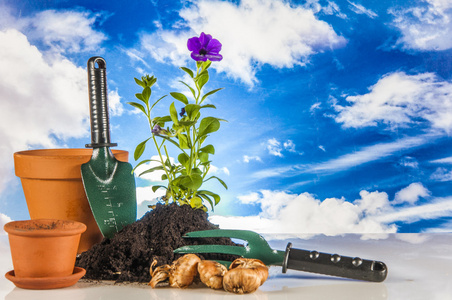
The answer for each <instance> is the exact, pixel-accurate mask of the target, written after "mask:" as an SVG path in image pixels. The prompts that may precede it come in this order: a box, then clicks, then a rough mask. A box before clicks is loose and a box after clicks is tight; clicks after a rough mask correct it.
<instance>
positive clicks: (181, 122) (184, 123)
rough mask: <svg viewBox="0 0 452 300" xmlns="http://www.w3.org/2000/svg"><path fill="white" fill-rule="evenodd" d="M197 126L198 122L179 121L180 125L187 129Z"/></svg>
mask: <svg viewBox="0 0 452 300" xmlns="http://www.w3.org/2000/svg"><path fill="white" fill-rule="evenodd" d="M195 124H196V121H179V125H181V126H186V127H189V126H192V125H195Z"/></svg>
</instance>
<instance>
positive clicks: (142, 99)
mask: <svg viewBox="0 0 452 300" xmlns="http://www.w3.org/2000/svg"><path fill="white" fill-rule="evenodd" d="M135 97H136V98H137V99H138V100H141V101H143V102H144V98H143V95H141V94H140V93H137V94H135Z"/></svg>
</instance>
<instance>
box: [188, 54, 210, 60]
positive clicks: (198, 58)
mask: <svg viewBox="0 0 452 300" xmlns="http://www.w3.org/2000/svg"><path fill="white" fill-rule="evenodd" d="M190 56H191V58H193V59H194V60H196V61H206V60H207V57H206V56H205V55H201V54H199V53H196V52H192V53H191V55H190Z"/></svg>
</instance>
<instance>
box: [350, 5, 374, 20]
mask: <svg viewBox="0 0 452 300" xmlns="http://www.w3.org/2000/svg"><path fill="white" fill-rule="evenodd" d="M348 3H349V4H350V6H349V7H350V9H351V10H352V11H353V12H354V13H356V14H358V15H366V16H368V17H369V18H371V19H375V18H376V17H378V15H377V14H376V13H375V12H374V11H372V10H371V9H368V8H365V7H364V6H362V5H361V4H357V3H353V2H351V1H348Z"/></svg>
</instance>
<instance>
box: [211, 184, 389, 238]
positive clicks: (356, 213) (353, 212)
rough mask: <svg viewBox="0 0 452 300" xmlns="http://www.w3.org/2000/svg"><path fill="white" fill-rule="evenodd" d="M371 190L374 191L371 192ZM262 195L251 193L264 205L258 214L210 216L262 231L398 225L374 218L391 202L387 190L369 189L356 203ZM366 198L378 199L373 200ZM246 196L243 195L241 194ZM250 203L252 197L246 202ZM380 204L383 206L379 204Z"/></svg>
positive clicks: (330, 231) (368, 229)
mask: <svg viewBox="0 0 452 300" xmlns="http://www.w3.org/2000/svg"><path fill="white" fill-rule="evenodd" d="M369 194H372V195H371V196H369ZM258 196H259V198H258V199H256V195H255V194H250V198H252V200H253V203H259V204H260V205H261V209H262V212H261V213H259V215H257V216H247V217H225V216H211V217H210V220H211V221H212V222H213V223H215V224H219V225H220V227H221V228H231V229H248V230H253V231H257V232H259V233H264V234H265V233H267V234H268V233H286V234H301V235H303V234H326V235H337V234H343V233H392V232H396V227H395V226H394V225H387V224H384V223H381V222H376V221H375V220H374V215H375V214H376V212H381V211H383V210H385V209H386V208H387V206H388V205H389V203H388V201H387V195H386V194H385V193H378V192H374V193H368V195H364V194H363V196H364V198H363V199H360V200H357V201H355V202H354V203H350V202H347V201H345V200H344V199H338V198H328V199H325V200H323V201H321V200H318V199H316V198H315V197H314V195H312V194H309V193H303V194H300V195H294V194H288V193H286V192H281V191H268V190H263V191H260V195H258ZM366 198H371V199H372V200H377V199H378V198H381V199H382V200H381V201H376V202H374V203H373V204H370V201H368V200H367V199H366ZM241 199H243V197H242V198H241ZM245 203H250V201H248V202H245ZM378 205H380V206H381V207H380V206H378Z"/></svg>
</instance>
